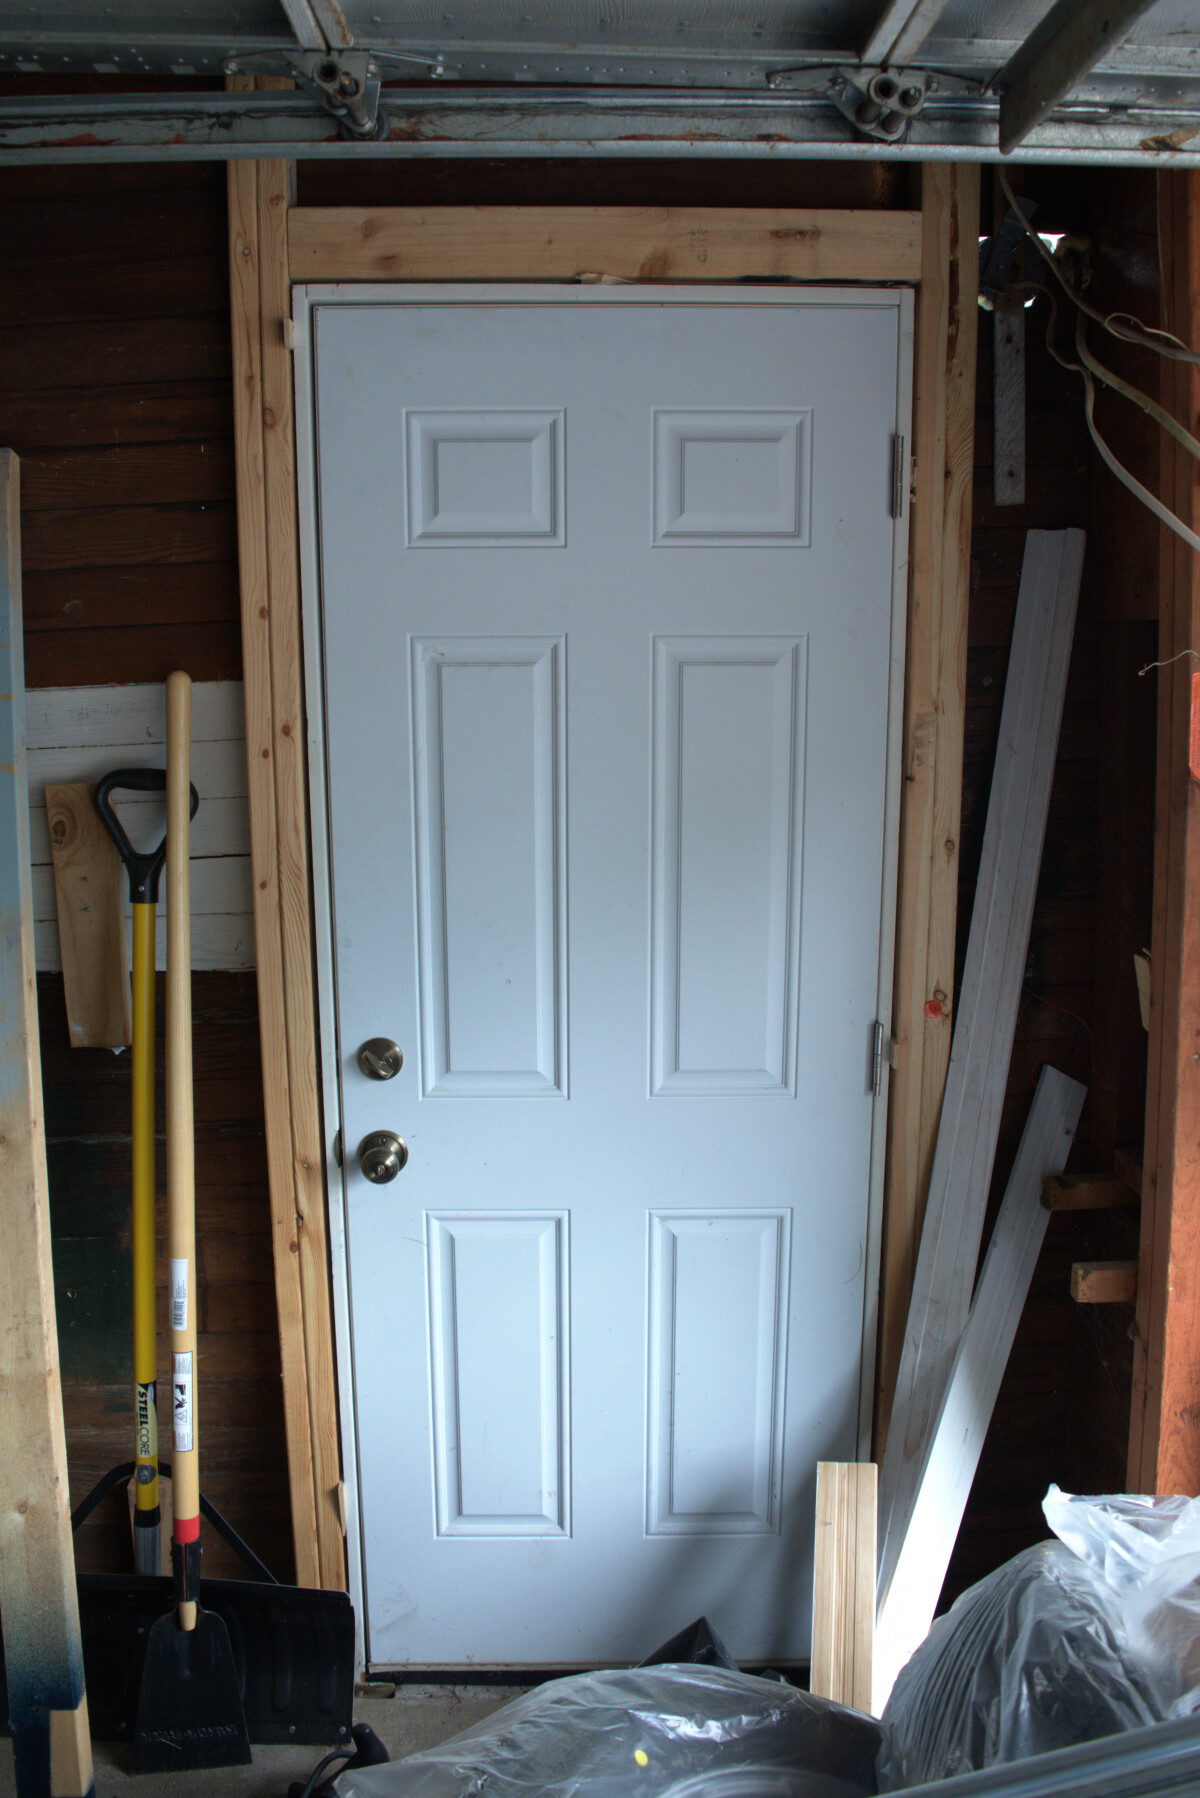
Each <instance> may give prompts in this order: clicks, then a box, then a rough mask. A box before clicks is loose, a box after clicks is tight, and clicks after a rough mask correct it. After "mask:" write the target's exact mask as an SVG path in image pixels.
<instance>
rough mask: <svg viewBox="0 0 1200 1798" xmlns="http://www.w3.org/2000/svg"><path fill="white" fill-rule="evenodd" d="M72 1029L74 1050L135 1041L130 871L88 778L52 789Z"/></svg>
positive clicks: (49, 808)
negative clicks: (128, 913)
mask: <svg viewBox="0 0 1200 1798" xmlns="http://www.w3.org/2000/svg"><path fill="white" fill-rule="evenodd" d="M46 822H47V825H48V827H49V831H50V854H51V856H52V858H53V861H54V897H55V907H56V910H57V913H58V941H59V947H60V948H61V950H62V973H63V988H64V991H65V994H66V1001H67V1028H68V1030H69V1031H70V1033H71V1047H72V1048H73V1049H124V1048H127V1047H128V1046H129V1044H130V1043H131V1042H132V1041H133V1018H132V1010H131V1001H130V989H129V936H128V933H127V931H126V928H125V870H124V868H123V867H122V866H121V858H120V856H119V855H118V854H117V852H116V850H115V848H114V847H113V843H112V839H111V838H110V836H109V834H108V832H107V831H106V830H105V828H104V825H103V824H102V823H101V822H100V818H99V815H98V814H97V811H96V808H95V806H94V805H93V804H92V788H91V786H90V785H89V783H88V782H86V781H75V782H72V783H71V784H70V785H66V786H53V785H48V786H47V787H46Z"/></svg>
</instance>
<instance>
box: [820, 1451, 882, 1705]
mask: <svg viewBox="0 0 1200 1798" xmlns="http://www.w3.org/2000/svg"><path fill="white" fill-rule="evenodd" d="M877 1473H878V1469H877V1468H876V1466H875V1463H874V1462H873V1461H862V1462H854V1461H818V1462H817V1533H816V1542H815V1549H816V1553H815V1560H814V1576H813V1645H812V1671H811V1673H810V1676H809V1687H808V1689H809V1691H810V1692H813V1693H815V1694H816V1696H817V1697H818V1698H832V1699H833V1700H834V1702H835V1703H836V1704H848V1705H850V1706H851V1708H852V1709H854V1710H856V1711H869V1710H870V1709H871V1677H872V1661H873V1656H874V1649H875V1508H876V1499H877V1481H876V1476H877Z"/></svg>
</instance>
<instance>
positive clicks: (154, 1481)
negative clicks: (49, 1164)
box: [92, 768, 200, 1576]
mask: <svg viewBox="0 0 1200 1798" xmlns="http://www.w3.org/2000/svg"><path fill="white" fill-rule="evenodd" d="M166 784H167V777H166V774H165V772H164V770H163V769H161V768H116V769H114V770H113V772H112V773H111V774H106V775H105V776H104V778H103V780H100V781H97V783H96V790H95V792H94V793H93V795H92V802H93V804H94V805H95V807H96V810H97V811H98V812H99V814H100V818H101V821H102V823H103V825H104V828H105V829H106V830H107V832H108V834H109V836H110V837H111V838H112V840H113V845H114V847H115V848H116V851H117V854H118V855H119V856H120V858H121V860H122V861H123V862H124V864H125V871H126V873H127V874H128V876H129V898H130V903H131V904H132V906H133V1125H132V1139H133V1182H132V1187H133V1230H132V1235H133V1379H134V1388H135V1389H134V1407H133V1416H134V1425H133V1429H134V1457H135V1461H134V1476H133V1477H134V1510H133V1565H134V1571H135V1572H137V1573H140V1574H146V1575H150V1576H157V1575H158V1574H159V1573H160V1572H161V1571H162V1548H161V1527H160V1521H159V1520H160V1512H159V1504H158V1356H157V1343H156V1340H155V1323H154V908H155V906H156V905H157V904H158V880H159V875H160V874H161V872H162V865H163V858H164V856H165V855H166V852H167V840H166V838H165V837H164V838H163V840H162V842H161V843H160V844H159V845H158V848H157V849H151V850H149V851H147V852H145V853H141V852H139V851H138V850H136V849H135V848H134V847H133V844H132V843H131V842H130V841H129V838H128V836H127V835H126V834H125V830H124V827H123V825H122V824H121V821H120V819H119V818H118V817H117V814H116V812H115V811H114V810H113V807H112V800H111V797H110V795H111V794H112V793H114V792H118V791H120V792H133V793H161V792H162V791H163V789H164V788H165V787H166ZM199 803H200V801H199V799H198V798H197V795H196V789H195V787H193V788H192V799H191V815H192V817H193V818H194V817H195V815H196V807H197V805H198V804H199Z"/></svg>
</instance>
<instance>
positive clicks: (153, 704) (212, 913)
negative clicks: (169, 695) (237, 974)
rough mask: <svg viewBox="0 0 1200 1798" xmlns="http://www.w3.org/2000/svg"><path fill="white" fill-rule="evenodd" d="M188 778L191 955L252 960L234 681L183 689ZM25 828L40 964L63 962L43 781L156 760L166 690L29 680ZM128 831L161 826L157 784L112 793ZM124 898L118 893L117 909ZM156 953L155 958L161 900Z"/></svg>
mask: <svg viewBox="0 0 1200 1798" xmlns="http://www.w3.org/2000/svg"><path fill="white" fill-rule="evenodd" d="M192 695H193V706H192V781H193V784H194V785H195V787H196V791H197V792H198V793H199V795H200V809H199V811H198V812H197V813H196V819H195V822H194V824H193V825H192V832H191V845H192V966H193V968H197V969H199V968H234V969H238V968H252V967H253V966H254V915H253V888H252V877H251V871H250V813H249V809H248V806H247V801H246V730H245V719H244V713H243V706H242V683H241V682H240V681H200V682H198V683H197V684H196V685H195V686H194V687H193V689H192ZM26 704H27V719H28V723H27V729H28V738H29V807H30V817H29V829H30V843H31V851H32V857H33V904H34V914H33V915H34V943H35V948H36V955H37V966H38V969H39V971H49V970H53V969H57V968H59V967H61V966H62V960H61V956H60V952H59V942H58V913H57V909H56V906H55V896H54V877H53V867H52V864H51V858H50V836H49V831H48V828H47V824H46V804H45V788H46V786H47V784H54V783H56V782H60V781H85V780H86V781H97V780H99V779H100V778H101V776H102V775H104V774H107V773H108V772H109V771H110V770H111V769H113V768H122V767H126V768H139V767H146V768H153V767H162V766H164V765H165V754H166V751H165V743H166V698H165V690H164V689H163V688H162V687H161V686H157V685H138V686H127V687H50V688H39V689H35V690H34V691H33V692H31V693H29V694H28V695H27V697H26ZM115 803H116V806H117V809H118V811H119V813H120V815H121V817H122V818H123V819H124V821H125V825H126V829H127V831H128V833H129V837H130V840H131V842H133V843H134V844H135V846H137V847H148V846H150V844H151V843H152V842H153V841H155V840H156V839H157V837H158V836H159V835H161V832H162V828H163V825H164V823H165V819H166V808H165V806H164V804H163V802H162V801H161V800H160V799H159V798H158V797H157V795H148V796H136V795H132V794H131V795H129V796H127V797H124V796H122V795H121V794H119V793H118V794H117V796H116V801H115ZM128 912H129V906H128V899H127V900H126V916H128ZM158 913H159V928H158V930H157V933H156V960H157V964H158V966H159V967H160V968H162V967H164V966H165V961H164V955H165V950H166V930H165V923H164V910H163V906H162V905H161V904H160V906H159V908H158Z"/></svg>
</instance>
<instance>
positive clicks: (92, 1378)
mask: <svg viewBox="0 0 1200 1798" xmlns="http://www.w3.org/2000/svg"><path fill="white" fill-rule="evenodd" d="M0 242H3V244H4V251H3V257H2V259H0V442H3V443H4V444H6V445H10V446H11V447H12V448H13V449H15V450H16V451H17V453H18V454H19V456H20V458H21V499H22V509H21V510H22V519H21V522H22V552H23V562H24V593H25V659H26V671H27V679H28V682H29V685H30V686H31V687H47V686H86V685H102V684H106V683H110V682H128V681H160V680H162V679H164V678H165V676H166V675H167V674H168V673H169V672H170V671H171V669H172V668H177V667H181V668H185V669H187V671H188V672H189V673H190V674H191V675H192V678H193V679H194V680H198V681H199V680H230V679H237V678H239V677H240V674H241V638H240V627H239V622H238V600H237V543H236V524H235V516H234V494H233V407H232V398H231V394H230V386H229V380H230V330H229V300H228V276H227V246H226V215H225V170H224V168H223V166H221V165H217V164H167V165H163V166H161V167H156V166H153V165H128V166H122V167H98V168H45V169H21V170H6V171H4V172H3V173H0ZM159 985H160V1010H161V985H162V983H161V980H160V983H159ZM193 986H194V999H193V1006H194V1028H195V1056H196V1128H197V1153H196V1177H197V1224H198V1234H199V1246H198V1258H199V1268H200V1297H199V1303H200V1329H201V1335H200V1370H201V1386H200V1399H199V1407H200V1419H201V1436H200V1445H201V1456H202V1483H203V1488H204V1491H205V1493H206V1494H207V1495H208V1496H209V1497H210V1498H211V1499H212V1501H213V1503H214V1504H216V1505H217V1507H218V1508H219V1509H221V1510H223V1511H224V1512H225V1513H226V1515H227V1516H228V1517H229V1518H230V1520H231V1521H232V1522H233V1523H234V1525H235V1527H236V1528H237V1529H239V1530H240V1531H241V1532H242V1533H243V1535H244V1536H245V1537H246V1538H247V1540H248V1541H249V1542H250V1543H251V1545H252V1546H253V1547H254V1548H255V1549H257V1551H258V1552H259V1553H260V1554H261V1555H262V1556H263V1557H264V1559H266V1560H267V1561H268V1563H269V1564H270V1565H271V1566H272V1567H273V1568H274V1569H275V1570H276V1571H277V1572H278V1573H279V1575H280V1576H281V1577H283V1578H289V1577H291V1575H292V1567H293V1561H292V1547H291V1523H290V1517H289V1514H288V1497H287V1480H286V1475H285V1473H284V1464H283V1412H282V1403H281V1398H280V1381H279V1350H278V1338H277V1331H276V1323H275V1298H274V1285H273V1271H272V1262H271V1238H270V1226H269V1217H268V1209H267V1179H266V1156H265V1149H264V1141H263V1121H262V1098H261V1084H260V1076H259V1051H258V1012H257V1002H256V995H255V985H254V977H253V975H246V974H223V973H201V974H197V975H196V976H195V978H194V982H193ZM39 1000H40V1012H41V1028H42V1058H43V1082H44V1092H45V1110H46V1133H47V1145H48V1160H49V1172H50V1198H51V1212H52V1229H53V1233H54V1265H55V1289H56V1303H57V1308H58V1321H59V1339H60V1346H61V1350H62V1365H63V1389H64V1404H65V1408H66V1419H67V1437H68V1447H69V1462H70V1474H71V1491H72V1499H73V1501H78V1499H79V1498H80V1497H81V1496H82V1495H83V1493H84V1492H85V1491H86V1490H87V1489H88V1488H89V1487H90V1486H91V1484H92V1483H93V1481H94V1480H95V1479H96V1478H97V1477H99V1475H101V1474H102V1473H104V1472H105V1471H106V1470H107V1469H108V1468H109V1467H111V1466H113V1465H114V1464H115V1463H117V1462H120V1461H123V1460H128V1459H129V1458H130V1456H131V1454H132V1404H131V1390H130V1382H131V1380H132V1371H131V1369H132V1363H131V1346H130V1328H131V1325H130V1304H131V1268H130V1251H129V1111H130V1062H129V1056H128V1055H122V1056H114V1055H112V1054H110V1053H109V1052H107V1051H104V1050H93V1049H72V1048H71V1047H70V1046H69V1041H68V1036H67V1028H66V1016H65V1007H64V1002H63V991H62V980H61V977H60V976H58V975H42V976H41V977H40V979H39ZM161 1029H162V1026H161V1016H160V1024H159V1030H160V1041H161ZM158 1076H159V1100H158V1116H159V1122H160V1128H161V1121H162V1117H163V1105H162V1067H161V1055H160V1065H159V1068H158ZM158 1159H159V1177H160V1193H161V1179H162V1165H163V1154H162V1145H161V1141H160V1148H159V1158H158ZM165 1248H166V1245H165V1237H163V1236H162V1235H160V1241H159V1251H160V1257H165ZM159 1271H160V1328H163V1329H165V1309H164V1306H163V1303H162V1300H163V1292H162V1278H163V1275H164V1274H165V1261H162V1260H160V1270H159ZM159 1366H160V1368H163V1369H165V1368H166V1366H167V1341H166V1337H165V1335H164V1336H163V1337H162V1339H161V1342H160V1351H159ZM163 1453H164V1456H166V1455H167V1454H168V1453H169V1450H168V1448H167V1447H164V1449H163ZM128 1539H129V1527H128V1518H127V1511H126V1503H125V1498H124V1495H123V1494H120V1495H119V1496H117V1497H115V1498H114V1499H112V1500H110V1501H108V1502H106V1504H105V1505H104V1506H103V1507H102V1509H101V1510H100V1511H99V1512H97V1514H96V1515H95V1516H94V1517H93V1518H92V1519H91V1520H90V1521H89V1522H88V1523H87V1524H86V1525H85V1526H84V1527H83V1530H82V1531H81V1533H80V1536H79V1538H78V1540H77V1544H76V1547H77V1552H78V1556H79V1563H80V1565H81V1566H82V1567H84V1568H88V1569H102V1570H103V1569H107V1570H116V1569H122V1568H124V1567H126V1566H128V1565H129V1564H130V1559H131V1557H130V1553H129V1546H128ZM205 1566H206V1570H207V1571H208V1572H210V1573H214V1574H215V1573H225V1574H235V1573H236V1572H237V1571H239V1566H238V1563H237V1562H236V1560H235V1559H234V1558H233V1557H232V1556H231V1554H230V1552H229V1550H228V1549H227V1548H226V1547H225V1545H224V1544H223V1543H222V1542H221V1540H220V1538H218V1537H215V1536H212V1535H211V1534H209V1533H207V1532H206V1544H205Z"/></svg>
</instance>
